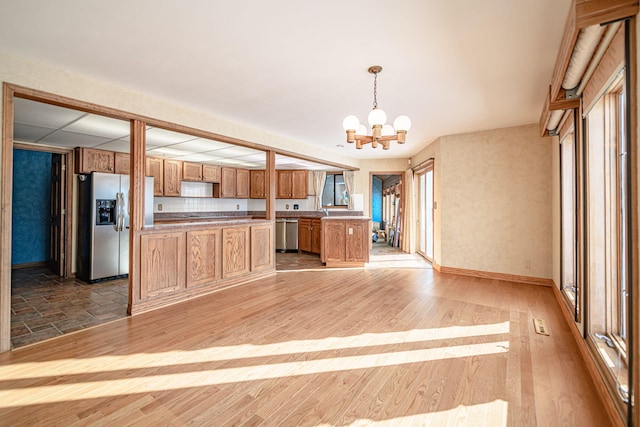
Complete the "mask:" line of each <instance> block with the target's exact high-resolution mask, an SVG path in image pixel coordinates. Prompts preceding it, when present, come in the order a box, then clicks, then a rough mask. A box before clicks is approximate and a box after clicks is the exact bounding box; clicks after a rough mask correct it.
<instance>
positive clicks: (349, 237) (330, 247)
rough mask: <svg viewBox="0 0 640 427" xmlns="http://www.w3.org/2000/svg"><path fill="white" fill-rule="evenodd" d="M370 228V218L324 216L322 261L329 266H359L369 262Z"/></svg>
mask: <svg viewBox="0 0 640 427" xmlns="http://www.w3.org/2000/svg"><path fill="white" fill-rule="evenodd" d="M369 230H371V220H370V219H369V218H364V217H353V218H350V217H334V218H330V217H325V218H323V219H322V252H321V259H322V262H324V263H326V265H327V267H359V266H363V265H364V263H366V262H369V250H370V248H369V242H371V235H370V233H369Z"/></svg>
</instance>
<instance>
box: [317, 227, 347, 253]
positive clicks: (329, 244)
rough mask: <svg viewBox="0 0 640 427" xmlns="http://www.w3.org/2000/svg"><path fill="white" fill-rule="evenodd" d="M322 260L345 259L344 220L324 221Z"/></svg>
mask: <svg viewBox="0 0 640 427" xmlns="http://www.w3.org/2000/svg"><path fill="white" fill-rule="evenodd" d="M322 238H323V241H322V261H323V262H326V263H331V262H344V260H345V225H344V222H342V221H324V222H323V223H322Z"/></svg>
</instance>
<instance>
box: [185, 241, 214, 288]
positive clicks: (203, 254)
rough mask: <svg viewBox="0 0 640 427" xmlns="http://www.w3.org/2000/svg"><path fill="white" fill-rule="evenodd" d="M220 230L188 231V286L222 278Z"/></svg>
mask: <svg viewBox="0 0 640 427" xmlns="http://www.w3.org/2000/svg"><path fill="white" fill-rule="evenodd" d="M220 237H221V233H220V230H199V231H189V232H187V288H189V287H192V286H198V285H204V284H210V283H212V282H215V281H217V280H220V278H221V276H222V274H221V273H220V245H221V243H220Z"/></svg>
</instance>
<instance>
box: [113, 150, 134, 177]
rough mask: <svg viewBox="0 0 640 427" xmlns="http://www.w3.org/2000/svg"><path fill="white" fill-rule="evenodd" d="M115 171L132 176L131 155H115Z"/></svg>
mask: <svg viewBox="0 0 640 427" xmlns="http://www.w3.org/2000/svg"><path fill="white" fill-rule="evenodd" d="M115 171H116V173H118V174H122V175H131V156H129V153H115Z"/></svg>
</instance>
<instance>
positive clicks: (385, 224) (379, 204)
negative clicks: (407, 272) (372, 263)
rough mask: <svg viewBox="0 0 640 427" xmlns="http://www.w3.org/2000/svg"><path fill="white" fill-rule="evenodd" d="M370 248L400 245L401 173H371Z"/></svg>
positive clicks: (397, 246) (396, 246)
mask: <svg viewBox="0 0 640 427" xmlns="http://www.w3.org/2000/svg"><path fill="white" fill-rule="evenodd" d="M370 186H371V224H372V240H373V247H372V250H376V249H380V248H382V247H384V246H385V245H386V246H390V247H392V248H399V247H400V241H401V240H400V238H401V236H400V230H401V226H402V214H401V213H402V174H401V173H400V172H397V173H389V172H387V173H372V174H371V180H370Z"/></svg>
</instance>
